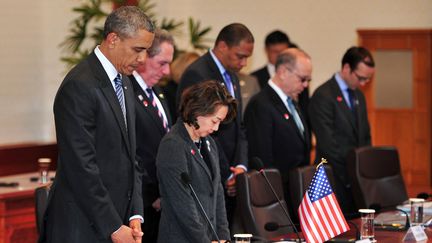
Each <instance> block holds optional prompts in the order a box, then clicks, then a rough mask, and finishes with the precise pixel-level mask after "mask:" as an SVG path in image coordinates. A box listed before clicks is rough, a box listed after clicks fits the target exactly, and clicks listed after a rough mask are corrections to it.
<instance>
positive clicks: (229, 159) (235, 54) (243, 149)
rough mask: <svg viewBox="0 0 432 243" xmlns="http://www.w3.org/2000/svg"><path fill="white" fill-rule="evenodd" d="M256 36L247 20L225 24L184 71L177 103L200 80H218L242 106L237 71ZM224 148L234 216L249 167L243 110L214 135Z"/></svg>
mask: <svg viewBox="0 0 432 243" xmlns="http://www.w3.org/2000/svg"><path fill="white" fill-rule="evenodd" d="M253 46H254V38H253V36H252V33H251V32H250V31H249V29H248V28H247V27H246V26H244V25H243V24H239V23H234V24H230V25H227V26H225V27H224V28H223V29H222V30H221V31H220V32H219V34H218V36H217V38H216V42H215V45H214V47H213V49H212V50H209V52H207V53H206V54H204V55H203V56H201V57H200V58H199V59H198V60H196V61H195V62H194V63H192V64H191V65H190V66H189V67H188V68H187V69H186V70H185V72H184V73H183V75H182V78H181V80H180V84H179V89H178V91H177V104H179V97H180V95H181V93H182V91H183V90H184V89H185V88H187V87H189V86H191V85H193V84H196V83H198V82H204V81H208V80H210V79H213V80H217V81H219V82H221V83H222V84H224V85H225V87H226V88H227V90H228V91H229V92H230V93H231V95H232V96H233V97H234V98H236V99H237V100H238V104H239V107H238V110H239V111H241V110H242V102H241V92H240V84H239V80H238V77H237V76H236V74H235V73H236V72H238V71H240V70H241V69H242V68H243V67H244V66H246V62H247V59H248V58H249V57H250V56H251V55H252V52H253ZM212 136H213V138H214V139H215V141H216V143H217V144H218V148H219V152H220V167H221V179H222V183H223V184H224V187H225V189H226V193H227V196H228V197H227V198H226V201H227V214H228V219H229V220H231V217H232V213H233V209H234V205H235V198H234V196H235V175H237V174H239V173H243V172H245V171H246V170H247V141H246V135H245V131H244V127H243V125H242V116H241V112H239V113H238V115H237V117H236V119H235V120H234V121H232V122H230V123H228V124H223V125H221V126H220V128H219V131H217V132H216V133H215V134H213V135H212Z"/></svg>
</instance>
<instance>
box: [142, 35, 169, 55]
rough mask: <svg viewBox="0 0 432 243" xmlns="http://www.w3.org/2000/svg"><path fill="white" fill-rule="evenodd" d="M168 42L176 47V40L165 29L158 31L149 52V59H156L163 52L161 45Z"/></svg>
mask: <svg viewBox="0 0 432 243" xmlns="http://www.w3.org/2000/svg"><path fill="white" fill-rule="evenodd" d="M164 42H167V43H168V44H171V45H172V46H174V38H173V37H172V35H171V34H170V33H169V32H168V31H166V30H163V29H156V31H155V36H154V39H153V43H152V45H151V47H150V48H149V49H148V50H147V55H148V57H154V56H156V55H157V54H159V53H160V52H161V44H162V43H164Z"/></svg>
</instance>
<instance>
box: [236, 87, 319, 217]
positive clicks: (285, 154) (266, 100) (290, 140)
mask: <svg viewBox="0 0 432 243" xmlns="http://www.w3.org/2000/svg"><path fill="white" fill-rule="evenodd" d="M297 112H298V113H299V116H300V118H301V120H302V123H303V126H304V128H305V129H304V130H305V132H304V134H303V135H302V134H301V133H300V130H299V129H298V127H297V125H296V123H295V121H294V117H293V116H292V115H291V113H290V112H289V111H288V109H287V107H286V106H285V104H284V102H283V101H282V100H281V98H280V97H279V96H278V94H277V93H276V92H275V91H274V89H273V88H272V87H270V86H269V85H267V86H266V87H264V89H263V90H262V91H261V92H259V93H258V94H256V95H255V96H254V97H252V99H251V100H250V102H249V104H248V105H247V107H246V111H245V117H244V122H245V126H246V134H247V138H248V144H249V156H250V157H258V158H260V159H261V160H262V161H263V163H264V165H265V167H266V168H277V169H279V171H280V172H281V175H282V179H283V182H284V192H285V198H290V196H289V185H288V174H289V170H291V169H294V168H296V167H300V166H305V165H309V162H310V146H311V145H310V134H309V129H307V124H306V122H305V120H304V118H303V116H302V114H301V111H300V112H299V109H298V108H297ZM295 211H296V210H295ZM295 211H294V210H293V209H292V210H291V212H295Z"/></svg>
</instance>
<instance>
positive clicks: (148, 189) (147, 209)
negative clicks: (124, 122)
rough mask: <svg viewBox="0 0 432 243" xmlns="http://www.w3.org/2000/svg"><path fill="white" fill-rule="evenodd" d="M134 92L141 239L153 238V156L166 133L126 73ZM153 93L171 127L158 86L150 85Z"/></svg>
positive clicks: (155, 183) (156, 219)
mask: <svg viewBox="0 0 432 243" xmlns="http://www.w3.org/2000/svg"><path fill="white" fill-rule="evenodd" d="M129 78H130V79H131V81H132V85H133V88H134V93H135V105H136V140H137V152H136V153H137V160H138V162H139V163H140V165H141V166H142V167H143V168H144V170H145V172H144V176H143V182H142V191H143V198H144V227H143V231H144V237H143V241H144V242H152V241H156V238H157V233H158V225H159V219H160V212H156V211H155V209H154V208H153V207H152V203H153V202H154V201H155V200H156V199H158V198H159V197H160V195H159V186H158V180H157V175H156V155H157V152H158V148H159V144H160V141H161V140H162V137H163V136H164V135H165V134H166V129H165V128H164V127H163V124H162V120H161V118H160V117H159V116H158V113H157V110H156V108H155V107H153V105H152V102H151V101H150V99H149V98H148V96H147V94H146V93H145V92H144V91H143V89H142V88H141V86H140V85H139V84H138V82H137V81H136V79H135V77H134V76H133V75H131V76H129ZM153 91H154V93H155V95H156V96H157V97H158V99H159V101H160V102H161V104H162V106H163V109H164V111H165V114H166V116H167V119H168V127H170V126H171V124H172V123H171V118H170V115H169V110H168V105H167V103H166V100H165V98H164V96H163V93H162V91H161V89H160V88H159V87H158V86H154V87H153Z"/></svg>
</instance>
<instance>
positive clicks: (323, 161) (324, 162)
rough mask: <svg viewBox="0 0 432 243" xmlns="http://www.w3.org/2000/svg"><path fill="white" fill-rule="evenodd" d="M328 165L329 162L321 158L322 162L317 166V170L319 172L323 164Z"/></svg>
mask: <svg viewBox="0 0 432 243" xmlns="http://www.w3.org/2000/svg"><path fill="white" fill-rule="evenodd" d="M327 163H328V162H327V160H326V159H324V158H321V162H320V163H319V164H318V165H317V166H316V169H317V170H318V168H319V167H320V166H321V165H323V164H327Z"/></svg>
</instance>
